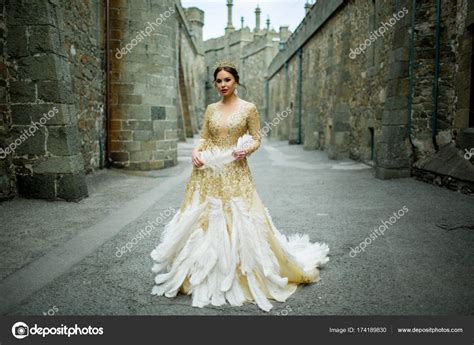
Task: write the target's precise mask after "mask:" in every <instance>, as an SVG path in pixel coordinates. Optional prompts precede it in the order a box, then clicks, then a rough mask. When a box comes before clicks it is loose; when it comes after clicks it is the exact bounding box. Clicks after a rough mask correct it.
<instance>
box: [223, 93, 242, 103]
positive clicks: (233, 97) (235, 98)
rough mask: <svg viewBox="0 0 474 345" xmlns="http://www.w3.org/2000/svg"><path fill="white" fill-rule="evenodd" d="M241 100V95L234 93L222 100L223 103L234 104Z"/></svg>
mask: <svg viewBox="0 0 474 345" xmlns="http://www.w3.org/2000/svg"><path fill="white" fill-rule="evenodd" d="M238 100H239V97H238V96H237V95H236V94H235V93H233V94H232V95H229V96H224V98H222V100H221V102H222V103H223V104H232V103H234V102H238Z"/></svg>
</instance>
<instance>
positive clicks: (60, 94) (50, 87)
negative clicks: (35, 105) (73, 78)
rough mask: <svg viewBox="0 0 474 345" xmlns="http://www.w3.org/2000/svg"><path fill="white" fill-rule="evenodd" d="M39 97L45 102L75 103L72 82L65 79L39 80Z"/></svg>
mask: <svg viewBox="0 0 474 345" xmlns="http://www.w3.org/2000/svg"><path fill="white" fill-rule="evenodd" d="M38 98H39V99H41V100H42V101H44V102H52V103H66V104H72V103H74V94H73V92H72V87H71V84H70V83H69V82H65V81H40V82H38Z"/></svg>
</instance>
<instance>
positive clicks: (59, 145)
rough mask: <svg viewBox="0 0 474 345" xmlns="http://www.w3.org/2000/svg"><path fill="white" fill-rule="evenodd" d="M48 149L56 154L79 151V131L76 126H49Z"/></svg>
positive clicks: (74, 153)
mask: <svg viewBox="0 0 474 345" xmlns="http://www.w3.org/2000/svg"><path fill="white" fill-rule="evenodd" d="M46 149H47V151H48V152H49V153H51V154H52V155H54V156H68V155H76V154H78V153H79V133H78V131H77V127H76V126H59V127H57V126H52V127H48V138H47V141H46Z"/></svg>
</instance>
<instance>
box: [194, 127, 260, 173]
mask: <svg viewBox="0 0 474 345" xmlns="http://www.w3.org/2000/svg"><path fill="white" fill-rule="evenodd" d="M253 142H254V139H253V137H252V136H251V135H249V134H244V135H242V136H241V137H240V138H239V139H237V145H235V146H234V147H232V148H228V149H221V148H219V147H212V148H210V149H208V150H204V151H200V152H199V158H200V159H201V160H202V161H203V163H204V165H202V166H201V167H199V168H198V169H201V170H202V169H212V170H213V171H214V172H216V173H221V172H222V170H223V169H224V165H226V164H228V163H231V162H233V161H234V160H235V157H234V156H233V155H232V152H234V151H236V150H239V151H240V150H245V148H247V147H248V146H250V145H252V144H253Z"/></svg>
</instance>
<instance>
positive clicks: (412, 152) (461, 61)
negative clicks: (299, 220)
mask: <svg viewBox="0 0 474 345" xmlns="http://www.w3.org/2000/svg"><path fill="white" fill-rule="evenodd" d="M411 4H412V2H411V1H397V2H391V1H377V0H376V1H367V0H354V1H347V2H343V1H334V2H333V1H331V2H317V3H316V5H315V6H313V7H312V9H311V10H310V11H309V13H307V15H306V17H305V19H304V20H303V22H302V23H301V24H300V26H299V27H298V28H297V30H296V31H295V32H294V33H293V34H292V35H291V36H290V38H289V39H288V42H287V44H286V47H285V50H283V51H280V52H279V53H278V54H277V55H276V57H275V59H274V60H273V61H272V63H271V65H270V67H269V73H268V74H269V98H270V101H269V110H270V111H269V113H270V114H272V115H273V116H275V114H276V115H278V113H279V112H282V111H283V110H284V109H286V108H288V107H290V109H293V110H294V111H293V112H291V113H290V114H288V116H285V117H284V118H283V120H281V121H279V123H278V125H276V126H272V127H273V128H272V130H271V136H272V137H274V138H278V139H286V140H288V142H289V143H301V144H303V145H304V148H305V149H321V150H325V151H326V152H327V154H328V156H329V157H330V158H334V159H339V158H352V159H355V160H360V161H364V162H368V163H369V164H373V165H375V166H376V176H377V177H379V178H392V177H406V176H410V174H412V173H413V172H412V168H413V166H414V164H416V162H418V161H422V160H426V159H428V158H430V157H434V155H435V154H437V150H438V149H439V150H440V149H441V148H442V147H444V146H446V145H454V139H455V138H456V134H457V133H466V127H467V126H468V118H469V92H470V85H469V82H466V80H463V78H462V77H461V75H466V74H470V70H471V61H470V54H471V51H472V34H471V33H469V32H468V30H467V28H466V27H467V25H466V12H467V11H466V7H467V2H466V1H463V0H459V1H456V3H455V4H454V3H446V2H442V8H441V13H442V16H441V26H440V72H439V73H440V74H439V83H438V97H437V103H435V98H434V93H433V90H434V85H435V83H434V82H435V80H434V74H435V62H436V60H435V57H436V52H435V49H434V47H435V39H436V35H435V26H436V4H435V3H431V2H430V3H428V2H422V1H419V2H417V8H416V22H415V33H416V35H415V37H416V39H415V41H414V46H413V61H414V64H413V70H412V73H411V74H410V70H409V65H410V64H409V56H410V48H411V32H412V30H411V25H412V21H411V13H412V12H413V10H412V9H411V7H410V6H411ZM382 33H383V35H381V34H382ZM356 48H357V50H356ZM471 83H472V81H471ZM435 105H437V112H436V113H437V117H436V121H434V119H433V110H434V106H435ZM291 106H293V107H291ZM409 114H412V116H411V119H410V116H409ZM434 125H436V129H437V130H436V137H435V140H436V143H437V146H438V147H435V145H434V140H433V138H432V133H433V126H434ZM408 133H411V137H410V136H409V135H408ZM466 136H467V134H464V136H463V137H464V138H466ZM410 139H411V140H410ZM458 141H463V142H470V140H468V139H463V140H458ZM463 145H464V146H466V145H467V144H463ZM447 156H449V155H444V157H447ZM461 163H462V162H461ZM461 165H463V164H460V166H461ZM453 169H455V167H454V166H453ZM462 169H464V167H463V168H462ZM463 171H464V170H463ZM466 171H467V170H466ZM464 175H465V174H464ZM458 178H459V176H458Z"/></svg>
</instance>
